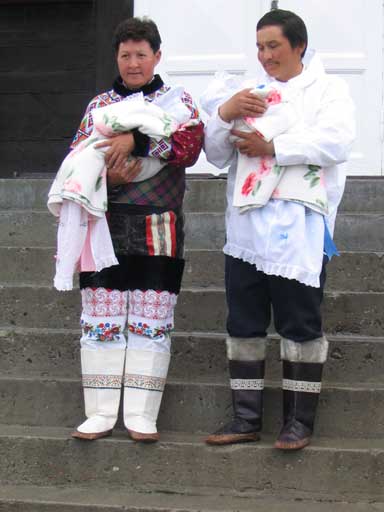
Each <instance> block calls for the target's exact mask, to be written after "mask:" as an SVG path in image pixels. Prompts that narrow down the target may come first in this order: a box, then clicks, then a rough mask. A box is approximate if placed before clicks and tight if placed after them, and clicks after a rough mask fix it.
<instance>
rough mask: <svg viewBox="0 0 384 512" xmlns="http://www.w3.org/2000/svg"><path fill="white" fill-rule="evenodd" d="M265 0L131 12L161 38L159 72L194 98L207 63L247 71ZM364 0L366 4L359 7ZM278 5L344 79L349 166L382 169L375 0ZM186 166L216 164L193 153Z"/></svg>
mask: <svg viewBox="0 0 384 512" xmlns="http://www.w3.org/2000/svg"><path fill="white" fill-rule="evenodd" d="M270 4H271V2H270V1H269V0H239V1H238V2H233V0H188V1H186V0H161V1H159V0H135V15H136V16H143V15H148V16H150V17H151V18H153V19H154V20H155V21H156V23H157V24H158V27H159V30H160V33H161V35H162V38H163V45H162V50H163V59H162V62H161V64H160V65H159V67H158V70H159V72H160V73H161V74H162V75H163V76H164V77H165V78H166V79H167V80H169V81H170V82H171V83H182V84H183V85H185V87H186V88H187V89H188V90H189V91H190V92H191V94H192V95H193V97H194V98H195V99H198V98H199V96H200V94H201V92H202V91H203V90H204V89H205V87H206V85H207V83H208V82H209V80H210V79H211V78H212V76H213V74H214V72H215V71H218V70H227V71H230V72H233V73H236V74H240V75H242V74H245V73H250V74H252V72H254V71H255V69H256V67H257V65H258V63H257V56H256V45H255V38H256V29H255V25H256V22H257V20H258V19H259V18H260V17H261V16H262V14H263V13H264V12H266V11H267V10H269V8H270ZM367 4H369V9H368V8H367ZM279 7H281V8H282V9H289V10H292V11H294V12H297V14H299V15H300V16H301V17H302V18H303V19H304V21H305V23H306V25H307V28H308V33H309V38H310V39H309V45H310V46H311V47H313V48H316V49H317V50H318V51H319V53H320V55H321V57H322V60H323V62H324V64H325V67H326V69H327V71H328V72H330V73H335V74H337V75H339V76H342V77H343V78H344V79H345V80H346V81H347V82H348V84H349V86H350V89H351V93H352V96H353V98H354V101H355V104H356V110H357V121H358V122H357V124H358V137H357V141H356V143H355V145H354V148H353V153H352V156H351V161H350V165H349V172H350V174H352V175H381V174H384V172H383V118H384V113H383V110H384V109H383V71H384V66H383V53H384V52H383V34H384V29H383V19H384V6H383V0H369V2H367V1H366V0H337V1H335V0H321V1H320V0H305V1H303V0H280V1H279ZM192 171H193V172H217V170H216V169H215V168H214V167H213V166H210V165H209V164H208V163H207V162H206V161H205V158H204V155H202V156H201V158H200V160H199V162H198V163H197V164H196V166H195V167H194V168H192Z"/></svg>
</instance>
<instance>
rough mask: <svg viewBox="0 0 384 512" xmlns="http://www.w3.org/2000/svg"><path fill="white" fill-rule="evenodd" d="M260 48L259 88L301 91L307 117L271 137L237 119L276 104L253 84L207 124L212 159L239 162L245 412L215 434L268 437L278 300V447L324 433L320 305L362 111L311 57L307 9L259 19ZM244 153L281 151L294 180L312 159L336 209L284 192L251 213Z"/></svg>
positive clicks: (232, 245) (238, 337)
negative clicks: (320, 426) (267, 380)
mask: <svg viewBox="0 0 384 512" xmlns="http://www.w3.org/2000/svg"><path fill="white" fill-rule="evenodd" d="M257 48H258V59H259V61H260V63H261V65H262V67H263V69H264V73H262V72H261V73H260V76H258V77H257V78H256V80H255V81H254V84H253V87H255V86H257V85H259V84H265V85H271V84H272V85H274V86H276V88H278V89H279V90H281V91H282V92H283V93H284V90H288V88H289V90H291V91H292V90H294V91H297V93H298V95H299V97H300V98H301V99H300V101H299V102H298V103H299V107H298V114H299V118H300V122H299V123H297V127H296V129H295V130H290V131H289V132H287V133H283V134H281V135H278V136H276V137H274V138H273V140H271V141H269V142H267V141H266V140H263V139H262V138H261V137H260V136H259V134H258V133H257V132H255V131H253V132H249V133H248V132H242V131H239V130H235V129H233V125H234V121H235V120H238V119H242V118H244V117H245V118H249V117H251V118H255V117H257V116H262V115H263V114H264V112H265V111H266V108H267V104H266V102H265V101H264V100H263V99H261V97H259V96H258V95H256V94H254V93H253V92H251V89H252V88H247V89H243V90H240V91H239V92H236V93H235V94H232V95H231V96H230V97H229V99H227V100H226V101H224V102H223V103H222V104H221V105H220V107H219V108H218V110H217V112H216V113H215V114H214V115H212V117H211V119H210V120H209V122H208V124H207V127H206V139H205V152H206V154H207V158H208V160H209V161H210V162H212V163H213V164H214V165H216V166H217V167H219V168H223V167H226V166H227V165H229V164H230V169H229V173H228V186H227V201H228V207H227V212H226V244H225V247H224V252H225V255H226V256H225V258H226V262H225V283H226V293H227V303H228V319H227V330H228V334H229V337H228V339H227V357H228V360H229V371H230V378H231V389H232V399H233V409H234V417H233V420H232V421H230V422H229V423H228V424H226V425H225V426H224V427H222V428H221V429H219V430H218V431H217V432H215V433H214V434H212V435H210V436H209V437H208V438H207V439H206V442H207V443H208V444H213V445H219V444H230V443H238V442H244V441H256V440H258V439H259V433H260V431H261V428H262V413H263V393H264V391H263V389H264V366H265V349H266V335H267V328H268V325H269V323H270V319H271V307H272V309H273V314H274V323H275V328H276V331H277V333H278V334H279V335H280V336H281V358H282V361H283V403H284V411H283V426H282V429H281V432H280V435H279V437H278V439H277V441H276V443H275V446H276V448H279V449H283V450H297V449H301V448H303V447H304V446H306V445H307V444H308V443H309V441H310V437H311V435H312V432H313V426H314V419H315V413H316V408H317V403H318V397H319V393H320V388H321V377H322V369H323V365H324V363H325V361H326V357H327V351H328V342H327V340H326V338H325V337H324V334H323V331H322V318H321V313H320V305H321V302H322V298H323V288H324V283H325V264H326V262H327V260H328V257H327V255H326V254H329V251H328V246H329V245H332V239H331V233H332V232H333V228H334V221H335V216H336V211H337V207H338V204H339V202H340V200H341V196H342V193H343V189H344V184H345V166H344V162H345V161H346V160H347V157H348V153H349V150H350V147H351V144H352V142H353V140H354V116H353V110H354V109H353V105H352V102H351V99H350V96H349V93H348V89H347V87H346V84H345V83H344V82H343V81H342V80H341V79H339V78H337V77H331V76H328V75H326V74H325V72H324V70H323V68H322V65H321V63H320V62H319V60H318V58H317V57H316V56H315V55H314V54H313V52H312V53H310V54H308V53H309V52H307V54H306V49H307V31H306V27H305V24H304V22H303V21H302V20H301V18H299V16H297V15H296V14H294V13H292V12H290V11H284V10H281V9H276V10H273V11H271V12H268V13H267V14H265V15H264V16H263V17H262V18H261V19H260V21H259V22H258V24H257ZM202 104H203V107H204V100H203V103H202ZM233 140H235V141H237V142H232V141H233ZM238 153H240V154H241V155H246V156H248V157H250V158H253V157H263V158H262V160H263V161H267V160H266V159H268V158H269V159H273V158H274V159H275V162H276V164H277V167H276V168H277V169H280V168H281V169H283V170H284V172H285V173H288V174H286V176H288V178H289V170H290V169H293V167H294V166H303V165H304V166H309V172H308V175H305V179H307V178H311V176H312V177H313V176H315V178H314V180H313V181H312V184H313V185H315V184H317V183H318V182H319V181H321V182H322V183H324V180H325V187H326V192H327V200H328V209H327V210H328V214H327V215H325V216H323V215H322V214H321V213H319V212H318V211H316V209H311V208H310V207H308V206H306V205H304V203H303V202H301V201H298V202H296V201H292V200H289V199H286V198H284V199H280V198H279V194H278V190H275V193H274V194H273V196H272V198H271V199H270V200H269V201H268V202H267V204H266V205H265V206H263V207H261V208H251V209H247V211H245V212H244V211H240V210H239V208H236V207H234V206H233V200H234V197H233V196H234V188H235V181H236V166H237V159H238V156H237V155H238ZM320 168H322V171H321V170H320ZM267 170H268V172H269V169H267ZM312 172H313V173H315V174H311V173H312ZM317 172H319V174H318V176H317V175H316V173H317ZM259 174H260V175H261V174H262V173H259ZM248 192H249V191H247V193H248Z"/></svg>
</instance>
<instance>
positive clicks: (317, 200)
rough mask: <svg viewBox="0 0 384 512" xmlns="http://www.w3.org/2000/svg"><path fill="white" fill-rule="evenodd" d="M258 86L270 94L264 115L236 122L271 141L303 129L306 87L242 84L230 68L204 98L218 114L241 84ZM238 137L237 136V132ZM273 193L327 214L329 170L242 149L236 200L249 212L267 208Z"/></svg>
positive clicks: (208, 107)
mask: <svg viewBox="0 0 384 512" xmlns="http://www.w3.org/2000/svg"><path fill="white" fill-rule="evenodd" d="M249 87H252V91H251V92H253V93H254V94H258V95H259V96H261V97H262V98H264V99H265V101H266V103H267V105H268V108H267V110H266V112H265V114H264V115H263V116H261V117H254V118H252V117H246V118H243V119H237V120H236V121H235V122H234V128H235V129H236V130H240V131H243V132H256V133H257V134H258V136H259V137H261V138H262V139H263V140H265V141H266V142H270V141H271V140H273V138H274V137H276V136H278V135H280V134H282V133H289V132H292V131H294V130H295V129H296V130H297V129H298V127H299V125H300V122H301V113H300V110H301V98H302V93H301V91H300V90H299V89H296V88H293V87H282V84H280V83H279V82H276V81H274V82H272V83H271V84H268V85H267V86H266V85H256V86H255V84H254V83H252V82H250V81H247V82H243V84H241V86H240V87H239V84H238V83H237V81H236V80H235V79H233V78H231V77H229V76H228V75H226V74H218V75H217V76H216V78H215V80H214V81H213V83H212V84H211V86H210V87H209V88H208V90H207V91H206V93H205V94H204V96H203V98H202V106H203V108H204V110H205V111H206V112H207V113H208V114H210V115H212V113H213V112H214V110H215V109H217V108H218V107H219V106H220V105H221V104H222V103H224V102H225V101H226V99H228V98H229V97H230V96H232V95H233V94H235V93H236V92H237V91H238V90H241V89H244V88H249ZM231 140H232V141H233V142H235V141H236V140H238V139H237V137H234V136H231ZM271 198H279V199H284V200H287V201H294V202H300V203H303V204H304V205H305V206H307V207H309V208H311V209H312V210H314V211H317V212H319V213H321V214H327V212H328V201H327V194H326V189H325V185H324V179H323V171H322V169H320V168H319V167H317V166H313V165H308V166H307V165H291V166H287V167H281V166H279V165H278V164H277V162H276V159H275V158H274V157H272V156H268V155H265V156H261V157H248V156H246V155H244V154H242V153H240V152H239V151H238V153H237V171H236V181H235V190H234V199H233V205H234V206H236V207H238V208H240V211H241V212H245V211H247V210H248V209H250V208H261V207H262V206H264V205H265V204H266V203H267V202H268V201H269V200H270V199H271Z"/></svg>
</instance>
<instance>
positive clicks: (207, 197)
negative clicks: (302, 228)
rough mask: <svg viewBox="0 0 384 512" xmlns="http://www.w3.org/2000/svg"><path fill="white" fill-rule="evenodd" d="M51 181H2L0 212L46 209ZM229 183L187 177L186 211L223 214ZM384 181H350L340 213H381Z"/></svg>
mask: <svg viewBox="0 0 384 512" xmlns="http://www.w3.org/2000/svg"><path fill="white" fill-rule="evenodd" d="M51 182H52V179H2V180H0V209H29V208H33V209H45V208H46V203H47V194H48V191H49V188H50V185H51ZM225 189H226V180H225V179H220V178H219V179H218V178H211V179H201V178H188V179H187V192H186V196H185V210H186V211H194V212H197V211H206V212H208V211H209V212H223V211H224V209H225ZM383 197H384V179H383V178H348V179H347V183H346V187H345V193H344V197H343V201H342V204H341V206H340V210H341V211H345V212H360V211H363V212H382V211H383Z"/></svg>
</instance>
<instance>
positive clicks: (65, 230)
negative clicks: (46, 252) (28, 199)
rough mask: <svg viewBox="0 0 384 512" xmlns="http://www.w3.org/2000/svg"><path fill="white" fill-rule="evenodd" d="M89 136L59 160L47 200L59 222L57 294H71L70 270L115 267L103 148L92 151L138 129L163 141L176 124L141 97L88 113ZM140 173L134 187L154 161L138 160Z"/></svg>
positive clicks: (151, 169)
mask: <svg viewBox="0 0 384 512" xmlns="http://www.w3.org/2000/svg"><path fill="white" fill-rule="evenodd" d="M92 116H93V120H94V127H93V131H92V134H91V136H90V137H89V138H88V139H86V140H84V141H83V142H81V143H80V144H79V145H78V146H77V147H76V148H75V149H74V150H73V151H72V152H71V153H69V155H68V156H67V157H66V158H65V159H64V161H63V163H62V164H61V167H60V169H59V171H58V173H57V175H56V178H55V181H54V182H53V184H52V187H51V189H50V191H49V194H48V208H49V210H50V211H51V213H53V214H54V215H55V216H57V217H60V222H59V227H58V236H57V255H56V275H55V278H54V286H55V288H56V289H58V290H71V289H72V287H73V274H74V273H75V271H76V270H81V271H95V270H96V271H100V270H102V269H103V268H106V267H110V266H112V265H117V264H118V261H117V259H116V257H115V254H114V250H113V245H112V240H111V236H110V233H109V229H108V225H107V221H106V217H105V212H106V211H107V204H108V203H107V171H106V167H105V162H104V153H105V148H96V147H95V145H96V144H97V143H98V142H100V141H102V140H105V139H106V138H109V137H113V136H114V135H116V134H119V133H123V132H127V131H130V130H132V129H135V128H136V129H139V130H140V131H141V132H142V133H144V134H146V135H148V136H149V137H151V138H154V139H162V138H163V137H169V136H170V135H171V134H172V133H173V132H174V131H176V129H177V128H178V126H179V123H178V122H177V121H176V120H175V119H174V118H173V117H171V116H170V115H169V114H167V113H166V112H165V111H164V110H163V109H162V108H160V107H159V106H157V105H154V104H151V103H147V102H146V101H145V100H144V96H143V94H142V93H139V94H137V95H132V96H130V97H129V98H127V99H126V100H124V101H120V102H116V103H113V104H111V105H108V106H106V107H102V108H99V109H95V110H94V111H93V112H92ZM142 161H143V165H142V171H141V172H140V174H139V175H138V176H137V177H136V178H135V179H134V181H143V180H145V179H148V178H150V177H151V176H153V175H155V174H156V173H157V172H159V170H160V169H161V168H162V167H163V166H164V162H162V161H160V160H159V159H157V158H143V159H142Z"/></svg>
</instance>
